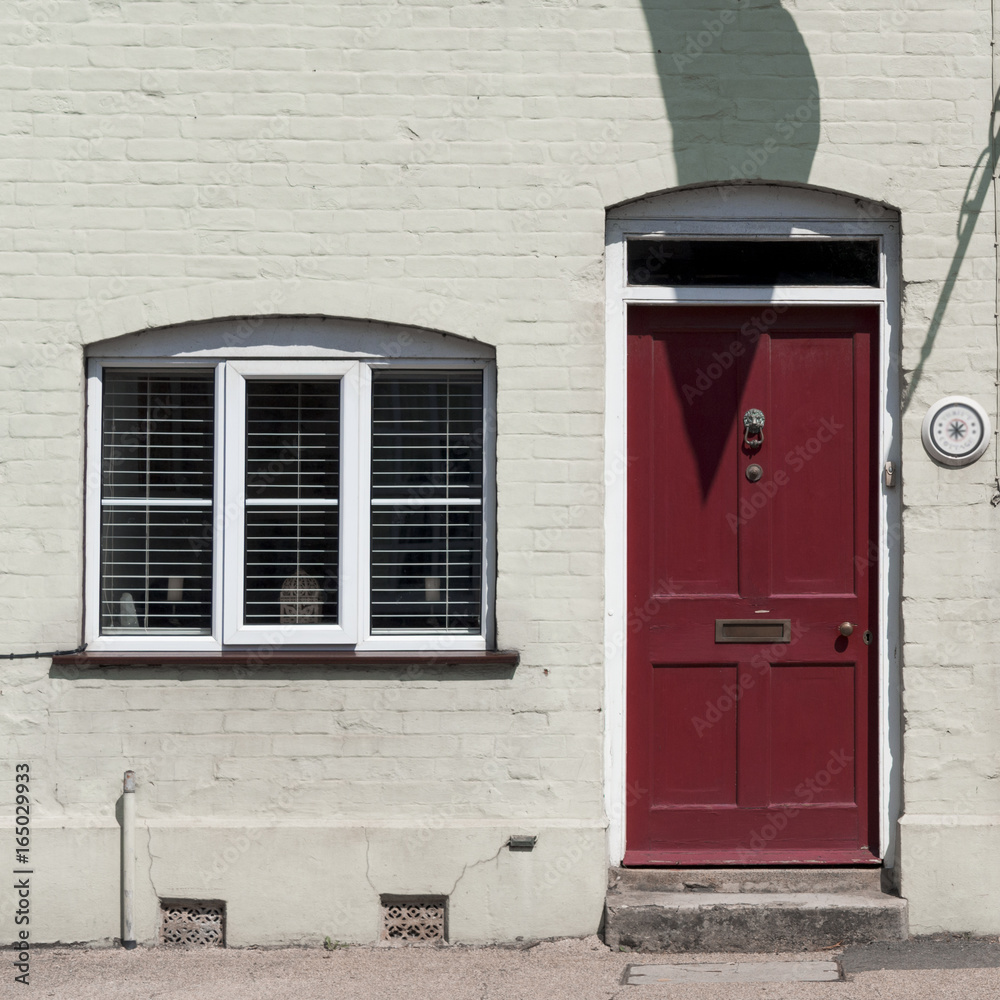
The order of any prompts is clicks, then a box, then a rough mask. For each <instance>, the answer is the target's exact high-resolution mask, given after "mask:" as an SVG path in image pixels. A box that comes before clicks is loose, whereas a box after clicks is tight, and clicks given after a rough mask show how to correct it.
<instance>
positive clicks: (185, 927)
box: [160, 899, 226, 948]
mask: <svg viewBox="0 0 1000 1000" xmlns="http://www.w3.org/2000/svg"><path fill="white" fill-rule="evenodd" d="M160 913H161V914H162V919H161V921H160V944H168V945H187V946H188V947H191V948H221V947H223V946H224V945H225V941H226V904H225V903H220V902H215V901H209V900H197V901H192V900H177V899H161V900H160Z"/></svg>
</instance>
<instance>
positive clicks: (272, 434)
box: [243, 379, 340, 625]
mask: <svg viewBox="0 0 1000 1000" xmlns="http://www.w3.org/2000/svg"><path fill="white" fill-rule="evenodd" d="M246 477H247V478H246V551H245V591H244V605H243V615H244V621H245V623H246V624H247V625H330V624H336V623H337V622H338V621H339V592H338V579H339V572H340V566H339V548H340V509H339V489H340V382H339V381H337V380H334V379H323V380H316V381H287V380H273V381H264V380H257V379H252V380H248V381H247V467H246ZM281 501H284V503H281Z"/></svg>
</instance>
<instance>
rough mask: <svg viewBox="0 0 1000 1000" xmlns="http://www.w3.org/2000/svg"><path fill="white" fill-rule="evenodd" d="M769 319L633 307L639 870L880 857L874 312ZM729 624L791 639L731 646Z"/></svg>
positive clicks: (634, 752)
mask: <svg viewBox="0 0 1000 1000" xmlns="http://www.w3.org/2000/svg"><path fill="white" fill-rule="evenodd" d="M760 312H761V311H760V309H759V308H757V309H751V308H750V307H697V308H694V307H675V306H639V307H631V308H630V310H629V316H628V331H629V337H628V341H629V344H628V347H629V358H628V363H629V374H628V379H629V382H628V392H629V408H628V414H629V416H628V421H629V422H628V441H629V447H628V451H629V473H628V517H629V606H630V607H632V608H641V609H642V614H641V615H633V616H631V619H630V633H629V648H628V698H627V713H628V718H627V727H628V764H627V769H628V785H629V789H630V792H631V795H630V800H629V807H628V814H627V820H626V856H625V863H626V864H720V863H733V864H748V863H761V864H775V863H809V862H812V863H816V862H824V861H829V862H840V863H848V862H854V863H857V862H872V861H874V860H876V858H877V844H875V842H874V831H875V830H876V829H877V825H876V824H875V822H874V809H875V807H876V805H877V803H875V802H874V801H872V796H871V794H870V782H869V774H870V773H871V772H872V769H873V764H874V762H873V760H872V759H871V757H870V752H871V747H873V746H874V743H873V742H872V741H871V740H870V738H869V730H870V729H871V726H872V719H873V718H874V713H873V711H872V707H871V705H872V699H873V697H874V677H875V674H874V671H875V667H874V664H875V663H876V662H877V661H876V659H875V646H874V644H873V645H871V646H866V645H864V643H863V640H862V635H863V633H864V631H865V629H871V630H872V631H873V632H875V633H877V623H876V619H875V608H876V607H877V605H876V600H877V595H876V594H875V593H874V589H873V588H871V587H870V584H871V582H872V581H873V580H877V578H878V574H877V568H876V567H874V566H873V565H872V563H871V560H870V557H869V553H870V551H872V548H871V547H870V540H873V539H874V538H875V537H876V535H875V527H874V523H875V522H874V518H875V505H874V504H872V503H871V501H870V494H871V491H872V490H873V488H874V484H875V482H876V481H877V480H875V478H874V476H873V471H872V470H873V468H874V457H875V455H876V451H875V448H874V444H873V433H874V431H873V428H874V423H873V421H872V419H871V413H872V393H873V384H874V383H873V380H872V376H871V372H872V370H873V358H874V357H875V353H874V352H875V351H876V349H877V336H876V331H877V329H878V326H877V324H878V312H877V310H875V309H871V308H867V307H822V308H821V307H790V308H787V309H786V310H785V311H784V312H783V313H782V314H780V315H779V314H778V313H777V312H776V311H775V310H767V311H766V312H767V313H770V316H771V317H773V318H774V322H771V323H767V324H762V323H760V321H759V317H760ZM755 321H756V322H755ZM750 407H756V408H758V409H760V410H762V411H763V412H764V415H765V424H764V441H763V444H762V445H761V446H760V447H759V448H758V449H754V448H749V447H747V446H746V445H745V443H744V440H743V430H744V428H743V413H744V412H745V411H746V410H747V409H749V408H750ZM752 464H757V465H760V466H761V468H762V475H761V477H760V479H759V480H758V481H757V482H751V481H750V479H749V478H748V476H747V468H748V467H749V466H750V465H752ZM717 619H735V620H739V621H751V622H767V621H769V620H778V621H788V622H790V623H791V627H790V633H791V634H790V636H789V639H790V641H786V642H775V641H768V642H765V643H752V642H748V641H742V640H741V641H738V642H734V643H725V644H722V643H719V642H717V641H716V631H715V622H716V620H717ZM841 622H851V623H853V624H855V625H856V626H857V627H856V628H855V630H854V633H853V634H852V635H851V636H850V637H844V636H842V635H841V634H840V632H839V631H838V625H839V624H840V623H841Z"/></svg>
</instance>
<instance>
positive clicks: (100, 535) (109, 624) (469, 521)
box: [87, 358, 493, 651]
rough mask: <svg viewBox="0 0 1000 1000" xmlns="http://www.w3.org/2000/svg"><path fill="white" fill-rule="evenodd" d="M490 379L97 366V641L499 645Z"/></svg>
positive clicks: (247, 362)
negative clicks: (493, 624)
mask: <svg viewBox="0 0 1000 1000" xmlns="http://www.w3.org/2000/svg"><path fill="white" fill-rule="evenodd" d="M491 374H492V373H491V371H490V365H489V364H488V363H483V362H463V363H456V362H421V363H418V362H408V363H405V364H404V363H394V362H391V361H384V360H368V359H366V360H360V359H358V360H349V359H338V360H316V359H302V360H287V359H282V360H262V359H256V358H251V359H242V358H227V359H205V360H204V361H202V360H196V359H183V360H178V359H174V360H166V361H154V362H145V361H144V362H143V363H135V362H134V361H126V360H122V359H105V360H93V361H92V362H91V368H90V373H89V392H90V398H89V410H88V420H89V422H90V433H89V449H90V450H89V456H88V462H89V463H90V468H92V469H99V470H100V476H99V481H98V477H95V476H92V477H91V481H90V488H89V491H88V492H89V497H88V532H89V534H88V539H89V543H88V590H87V600H88V610H89V613H88V644H89V647H90V648H91V649H103V650H115V649H128V650H135V651H141V650H156V651H160V650H164V651H169V650H177V651H184V650H192V651H200V650H210V649H217V650H218V649H225V648H226V647H233V648H241V649H246V648H247V647H259V648H262V649H277V648H279V647H288V648H295V647H297V646H301V647H304V648H315V647H316V646H317V645H320V644H322V645H329V646H336V647H340V648H356V649H415V650H429V649H436V648H442V649H483V648H485V645H486V639H487V635H488V627H489V619H490V614H489V609H488V607H487V600H488V594H489V590H490V588H489V587H488V585H487V572H488V569H489V562H490V560H489V549H488V544H490V543H491V538H490V535H491V530H492V529H491V523H492V520H491V517H490V500H491V496H492V475H491V464H492V463H491V456H492V453H493V443H492V440H491V439H490V437H489V434H488V431H487V428H489V427H492V423H493V422H492V421H491V420H488V419H487V413H488V411H489V410H490V408H491V406H492V399H491V390H490V385H491Z"/></svg>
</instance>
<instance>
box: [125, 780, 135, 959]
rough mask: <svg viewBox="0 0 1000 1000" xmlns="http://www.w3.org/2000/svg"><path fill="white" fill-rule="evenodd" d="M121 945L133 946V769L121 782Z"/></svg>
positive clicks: (129, 947)
mask: <svg viewBox="0 0 1000 1000" xmlns="http://www.w3.org/2000/svg"><path fill="white" fill-rule="evenodd" d="M122 945H123V946H124V947H125V948H128V949H131V948H134V947H135V771H126V772H125V780H124V781H123V782H122Z"/></svg>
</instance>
